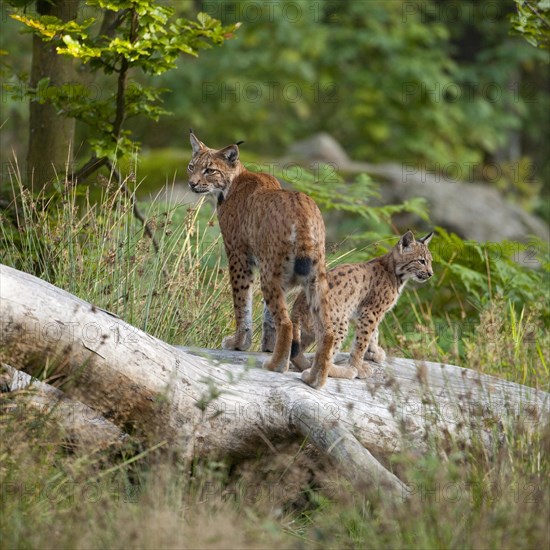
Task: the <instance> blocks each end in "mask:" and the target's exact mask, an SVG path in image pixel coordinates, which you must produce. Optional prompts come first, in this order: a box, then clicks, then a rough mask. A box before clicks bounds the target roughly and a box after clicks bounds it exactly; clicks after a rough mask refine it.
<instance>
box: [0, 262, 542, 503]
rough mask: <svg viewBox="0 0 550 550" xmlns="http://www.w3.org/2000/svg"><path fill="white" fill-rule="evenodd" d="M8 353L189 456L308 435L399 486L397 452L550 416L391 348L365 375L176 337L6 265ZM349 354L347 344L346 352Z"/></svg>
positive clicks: (493, 433) (380, 484) (2, 315)
mask: <svg viewBox="0 0 550 550" xmlns="http://www.w3.org/2000/svg"><path fill="white" fill-rule="evenodd" d="M0 319H1V321H2V324H1V336H0V361H2V362H5V363H8V364H10V365H12V366H13V367H15V368H17V369H19V370H22V371H25V372H27V373H29V374H32V375H35V376H42V377H44V378H45V380H46V381H48V382H49V383H50V384H54V385H55V386H56V387H58V388H60V389H62V390H63V391H64V392H65V394H66V395H67V396H68V397H69V398H71V399H76V400H79V401H81V402H82V403H84V404H86V405H88V406H89V407H92V408H93V409H94V410H95V411H97V412H98V413H99V414H100V415H101V416H103V417H105V418H107V419H109V420H110V421H111V422H112V423H113V424H115V425H116V426H118V427H119V428H121V429H122V430H124V431H126V432H132V433H134V434H136V435H141V436H143V437H144V438H146V439H147V440H148V442H150V443H154V442H158V441H160V440H168V441H169V442H170V443H171V444H173V445H177V446H178V447H180V448H181V449H183V451H184V452H185V453H187V454H188V456H197V455H202V456H205V455H207V456H208V455H211V454H217V455H220V454H223V455H233V456H235V455H240V456H255V455H256V454H257V453H258V451H259V450H260V449H262V448H264V449H266V450H272V451H273V450H274V449H276V448H277V445H279V444H280V443H282V442H285V443H286V442H288V441H292V440H295V439H303V438H304V437H307V438H309V441H310V442H312V443H314V444H315V445H316V446H317V447H318V448H319V449H320V451H321V452H323V453H324V454H325V455H326V456H328V457H330V458H331V459H332V460H333V461H334V462H335V463H336V464H337V465H338V466H339V467H340V468H341V470H342V473H343V474H344V475H346V476H347V477H348V478H349V479H350V480H351V481H352V482H353V483H354V484H362V485H367V486H370V487H371V488H372V487H375V488H383V490H384V491H386V492H390V493H392V494H394V495H398V494H403V485H402V483H401V481H400V480H399V479H398V478H397V477H396V476H395V475H394V474H393V473H392V472H390V471H389V470H388V469H387V463H388V461H387V459H388V458H389V457H390V456H391V455H392V453H394V452H396V451H398V450H400V449H404V448H412V449H414V450H415V451H416V452H422V451H423V450H424V449H426V447H427V445H428V444H429V443H428V442H429V440H430V439H431V438H433V437H439V438H443V439H444V440H447V439H451V440H454V441H456V440H457V439H462V440H463V441H465V442H466V443H467V442H468V441H469V439H470V438H471V437H472V435H475V436H476V438H478V436H481V440H486V441H487V443H488V446H489V448H491V447H492V445H494V444H495V441H494V438H495V437H496V438H497V439H498V437H499V434H501V433H502V427H503V425H504V424H506V423H508V422H511V421H514V422H515V421H518V419H522V422H523V423H524V427H525V428H526V429H529V428H530V427H533V426H535V425H537V424H540V422H541V421H546V420H547V419H548V413H549V412H550V402H549V401H550V400H549V397H550V395H549V394H546V393H544V392H541V391H537V390H534V389H531V388H527V387H524V386H520V385H517V384H513V383H510V382H505V381H503V380H499V379H496V378H493V377H491V376H484V375H481V374H479V373H476V372H474V371H470V370H467V369H462V368H459V367H455V366H451V365H442V364H438V363H429V362H419V361H412V360H406V359H390V360H388V361H387V362H386V363H385V364H384V365H382V366H378V368H377V370H376V371H375V373H374V375H373V376H372V377H371V378H369V379H367V380H340V379H329V381H328V383H327V385H326V387H325V388H323V389H322V390H314V389H312V388H310V387H309V386H307V385H305V384H304V383H303V382H301V380H300V378H299V374H298V373H292V372H291V373H287V374H278V373H273V372H268V371H265V370H262V369H260V368H258V367H260V366H261V365H262V364H263V363H264V362H265V361H266V360H267V358H268V357H269V356H268V355H267V354H261V353H240V352H228V351H214V350H195V351H194V350H192V349H188V348H176V347H174V346H170V345H169V344H166V343H164V342H162V341H160V340H158V339H156V338H154V337H152V336H150V335H148V334H146V333H144V332H142V331H140V330H138V329H136V328H134V327H132V326H130V325H128V324H127V323H125V322H124V321H122V320H121V319H119V318H118V317H116V316H114V315H112V314H110V313H108V312H106V311H103V310H101V309H99V308H97V307H95V306H93V305H91V304H89V303H87V302H84V301H83V300H80V299H79V298H76V297H75V296H72V295H71V294H69V293H67V292H65V291H63V290H61V289H59V288H57V287H54V286H52V285H50V284H48V283H46V282H44V281H41V280H40V279H37V278H35V277H32V276H31V275H28V274H25V273H21V272H19V271H16V270H14V269H12V268H9V267H6V266H0ZM344 357H345V354H344Z"/></svg>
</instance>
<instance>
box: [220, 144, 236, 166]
mask: <svg viewBox="0 0 550 550" xmlns="http://www.w3.org/2000/svg"><path fill="white" fill-rule="evenodd" d="M216 156H218V157H221V158H223V159H224V160H225V161H226V162H228V163H229V164H231V165H234V164H235V163H236V162H237V161H238V160H239V147H238V146H237V145H236V144H234V145H228V146H227V147H224V148H223V149H220V150H219V151H218V152H217V153H216Z"/></svg>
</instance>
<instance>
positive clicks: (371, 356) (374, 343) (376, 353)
mask: <svg viewBox="0 0 550 550" xmlns="http://www.w3.org/2000/svg"><path fill="white" fill-rule="evenodd" d="M364 359H365V360H367V361H374V362H375V363H383V362H384V361H385V360H386V352H385V351H384V350H383V349H382V348H381V347H380V346H379V345H378V327H376V329H375V330H374V332H373V334H372V336H371V338H370V342H369V347H368V348H367V351H366V352H365V357H364Z"/></svg>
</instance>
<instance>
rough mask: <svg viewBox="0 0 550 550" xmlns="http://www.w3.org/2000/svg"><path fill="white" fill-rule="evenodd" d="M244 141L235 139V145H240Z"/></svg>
mask: <svg viewBox="0 0 550 550" xmlns="http://www.w3.org/2000/svg"><path fill="white" fill-rule="evenodd" d="M243 143H244V141H237V143H235V145H242V144H243Z"/></svg>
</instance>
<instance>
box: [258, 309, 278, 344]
mask: <svg viewBox="0 0 550 550" xmlns="http://www.w3.org/2000/svg"><path fill="white" fill-rule="evenodd" d="M276 339H277V332H276V329H275V320H274V319H273V315H271V313H269V309H268V308H267V305H266V304H265V302H264V314H263V321H262V351H268V352H272V351H273V350H274V349H275V340H276Z"/></svg>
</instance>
